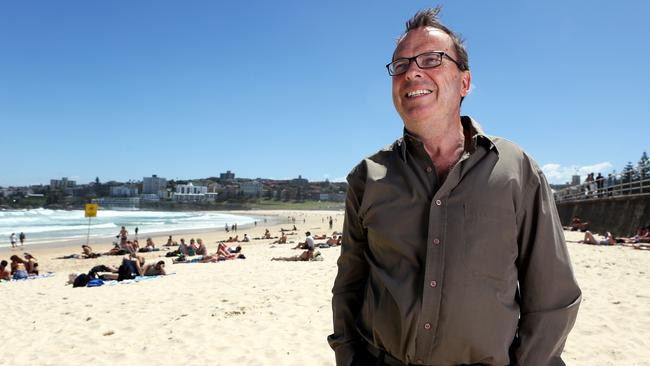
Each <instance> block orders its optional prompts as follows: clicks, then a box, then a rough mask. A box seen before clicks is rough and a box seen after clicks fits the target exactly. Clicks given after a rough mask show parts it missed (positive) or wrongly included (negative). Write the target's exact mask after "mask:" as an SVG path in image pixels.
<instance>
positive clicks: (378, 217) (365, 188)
mask: <svg viewBox="0 0 650 366" xmlns="http://www.w3.org/2000/svg"><path fill="white" fill-rule="evenodd" d="M438 13H439V9H438V8H436V9H427V10H423V11H420V12H418V13H417V14H416V15H415V16H414V17H413V18H412V19H410V20H409V21H408V22H407V27H406V31H405V33H404V34H403V35H402V36H401V37H400V38H399V40H398V43H397V47H396V49H395V52H394V54H393V58H392V61H391V62H390V63H389V64H388V65H387V69H388V74H389V75H390V77H391V78H392V84H393V103H394V104H395V109H396V110H397V112H398V113H399V115H400V117H401V118H402V121H403V122H404V136H403V137H402V138H400V139H398V140H397V141H396V142H394V143H393V144H392V145H390V146H388V147H386V148H384V149H383V150H381V151H379V152H377V153H376V154H374V155H372V156H370V157H368V158H366V159H364V160H363V161H361V163H359V164H358V165H357V166H356V167H355V168H354V169H353V170H352V172H351V173H350V174H349V175H348V183H349V188H348V194H347V200H346V216H345V223H344V229H343V230H344V231H343V243H342V248H341V256H340V258H339V260H338V268H339V270H338V275H337V277H336V280H335V283H334V288H333V290H332V292H333V298H332V305H333V313H334V333H333V334H332V335H330V336H329V338H328V340H329V342H330V345H331V346H332V348H333V349H334V351H335V353H336V362H337V365H409V364H415V365H436V366H446V365H564V362H563V361H562V358H561V353H562V350H563V348H564V343H565V341H566V338H567V335H568V333H569V331H570V330H571V328H572V326H573V324H574V322H575V318H576V315H577V312H578V305H579V303H580V299H581V292H580V289H579V287H578V285H577V283H576V281H575V278H574V275H573V271H572V268H571V263H570V261H569V256H568V253H567V249H566V245H565V242H564V237H563V233H562V227H561V224H560V222H559V219H558V215H557V211H556V208H555V205H554V202H553V196H552V194H551V191H550V188H549V187H548V184H547V182H546V179H545V177H544V175H543V173H542V172H541V170H540V169H539V167H538V166H537V164H536V163H535V162H534V161H533V160H532V159H531V158H530V157H529V156H528V155H527V154H526V153H525V152H523V151H522V150H521V148H519V147H518V146H516V145H515V144H513V143H511V142H509V141H507V140H504V139H501V138H498V137H489V136H487V135H485V134H484V133H483V131H482V129H481V127H480V126H479V125H478V123H477V122H476V121H475V120H473V119H472V118H470V117H467V116H461V114H460V108H461V103H462V100H463V98H464V97H465V96H467V94H468V93H469V88H470V81H471V74H470V71H469V63H468V56H467V52H466V50H465V47H464V45H463V43H462V41H461V40H460V38H459V37H458V36H457V35H456V34H455V33H454V32H452V31H451V30H450V29H448V28H447V27H445V26H444V25H442V24H441V23H440V21H439V20H438V18H437V16H438Z"/></svg>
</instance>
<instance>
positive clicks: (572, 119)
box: [0, 0, 650, 186]
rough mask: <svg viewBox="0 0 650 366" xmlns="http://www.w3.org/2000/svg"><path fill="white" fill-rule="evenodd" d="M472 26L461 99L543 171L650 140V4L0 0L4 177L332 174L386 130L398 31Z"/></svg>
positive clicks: (381, 141)
mask: <svg viewBox="0 0 650 366" xmlns="http://www.w3.org/2000/svg"><path fill="white" fill-rule="evenodd" d="M436 4H440V5H442V6H443V10H442V13H441V19H442V21H443V23H445V24H446V25H447V26H449V27H450V28H451V29H453V30H455V31H456V32H458V33H460V34H461V35H462V37H463V38H464V39H465V44H466V47H467V49H468V52H469V62H470V69H471V71H472V92H471V94H470V95H469V96H468V97H467V98H465V101H464V102H463V108H462V111H461V112H462V114H465V115H470V116H472V117H473V118H475V119H476V120H477V121H478V122H479V123H480V124H481V125H482V127H483V129H484V130H485V132H486V133H487V134H490V135H496V136H501V137H504V138H507V139H509V140H511V141H514V142H516V143H517V144H519V145H520V146H522V147H523V148H524V149H525V150H526V151H527V152H528V153H529V154H530V155H531V156H533V158H534V159H535V160H536V161H537V163H538V164H539V165H540V166H541V167H542V169H543V170H544V171H545V173H546V175H547V177H548V179H549V181H550V182H552V183H564V182H566V181H569V180H570V176H571V175H572V174H574V173H576V172H578V173H579V174H580V175H582V179H584V176H585V175H586V174H587V173H589V172H591V171H594V172H602V173H604V174H605V173H609V172H611V171H612V170H616V171H617V172H620V171H621V169H622V168H623V166H624V165H625V164H626V163H627V162H628V161H632V163H633V164H636V163H637V162H638V160H639V158H640V156H641V154H642V152H643V151H650V143H649V142H648V141H649V140H648V134H649V132H650V123H648V121H647V119H648V116H649V115H650V98H649V96H650V93H649V92H648V85H650V71H648V65H650V47H648V39H649V38H650V25H649V24H650V22H648V21H647V19H646V18H647V14H648V13H650V2H647V1H641V0H639V1H618V2H611V1H599V0H596V1H559V0H551V1H543V2H542V1H523V0H519V1H514V0H513V1H499V2H487V1H469V0H468V1H462V0H460V1H459V0H456V1H441V2H437V3H435V2H429V1H390V2H388V1H378V0H374V1H337V0H332V1H319V2H315V1H284V0H276V1H228V2H225V1H223V2H222V1H163V0H157V1H146V0H142V1H129V0H114V1H88V0H83V1H81V0H79V1H67V0H59V1H50V0H42V1H30V0H25V1H18V0H15V1H2V2H0V131H1V132H0V133H1V135H0V136H1V143H0V186H12V185H30V184H48V183H49V180H50V179H54V178H61V177H68V178H70V179H76V180H77V182H78V183H88V182H90V181H93V180H94V179H95V177H99V179H100V181H102V182H105V181H110V180H117V181H128V180H141V179H142V177H145V176H151V175H152V174H157V175H158V176H159V177H165V178H167V179H194V178H206V177H211V176H218V175H219V173H221V172H225V171H226V170H231V171H233V172H235V174H236V176H237V177H243V178H257V177H262V178H274V179H288V178H295V177H297V176H298V175H301V176H302V177H304V178H307V179H309V180H314V181H322V180H325V179H329V180H331V181H341V180H344V179H345V176H346V175H347V173H348V172H349V171H350V170H351V169H352V168H353V167H354V166H355V165H356V164H357V163H358V162H359V161H361V159H363V158H364V157H365V156H368V155H370V154H372V153H374V152H376V151H377V150H378V149H380V148H382V147H384V146H386V145H388V144H390V143H392V142H393V141H394V140H395V139H397V138H399V137H400V136H401V134H402V128H403V124H402V121H401V120H400V118H399V116H398V115H397V113H396V112H395V110H394V107H393V104H392V99H391V79H390V77H389V76H388V74H387V73H386V69H385V66H384V65H386V64H387V63H388V62H390V58H391V55H392V52H393V50H394V47H395V40H396V38H397V37H398V36H399V35H400V34H401V33H402V32H403V30H404V23H405V22H406V20H407V19H408V18H409V17H411V16H412V15H413V14H414V13H415V12H416V11H417V10H418V9H421V8H426V7H431V6H435V5H436Z"/></svg>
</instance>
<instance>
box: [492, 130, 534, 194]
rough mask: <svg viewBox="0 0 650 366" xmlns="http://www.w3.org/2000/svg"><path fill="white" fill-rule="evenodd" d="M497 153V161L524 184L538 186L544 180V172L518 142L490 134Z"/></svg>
mask: <svg viewBox="0 0 650 366" xmlns="http://www.w3.org/2000/svg"><path fill="white" fill-rule="evenodd" d="M489 138H490V140H491V141H492V142H493V143H494V145H495V146H496V149H497V151H498V154H499V163H500V165H502V166H504V167H505V168H506V169H508V170H510V171H512V174H513V175H515V177H516V178H517V179H518V180H519V181H520V182H521V185H522V186H523V187H525V186H539V185H540V184H542V182H545V181H546V177H545V176H544V172H543V171H542V169H541V168H540V166H539V165H538V164H537V162H536V161H535V159H534V158H533V157H532V156H530V155H529V154H528V153H527V152H526V151H525V150H524V149H523V148H522V147H521V146H519V145H518V144H516V143H514V142H512V141H510V140H508V139H505V138H503V137H498V136H490V137H489Z"/></svg>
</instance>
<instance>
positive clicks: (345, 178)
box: [330, 176, 348, 183]
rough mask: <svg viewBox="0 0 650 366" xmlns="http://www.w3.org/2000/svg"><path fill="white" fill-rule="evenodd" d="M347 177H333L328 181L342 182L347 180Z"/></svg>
mask: <svg viewBox="0 0 650 366" xmlns="http://www.w3.org/2000/svg"><path fill="white" fill-rule="evenodd" d="M347 179H348V177H347V176H343V177H338V178H334V179H332V180H330V182H334V183H342V182H347Z"/></svg>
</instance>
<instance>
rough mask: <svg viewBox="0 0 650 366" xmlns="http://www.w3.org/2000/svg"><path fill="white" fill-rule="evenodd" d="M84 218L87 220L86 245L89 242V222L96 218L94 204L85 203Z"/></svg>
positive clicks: (95, 206)
mask: <svg viewBox="0 0 650 366" xmlns="http://www.w3.org/2000/svg"><path fill="white" fill-rule="evenodd" d="M86 217H87V218H88V234H87V235H86V245H88V242H89V241H90V220H91V219H92V218H93V217H97V204H96V203H86Z"/></svg>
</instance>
